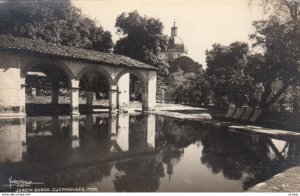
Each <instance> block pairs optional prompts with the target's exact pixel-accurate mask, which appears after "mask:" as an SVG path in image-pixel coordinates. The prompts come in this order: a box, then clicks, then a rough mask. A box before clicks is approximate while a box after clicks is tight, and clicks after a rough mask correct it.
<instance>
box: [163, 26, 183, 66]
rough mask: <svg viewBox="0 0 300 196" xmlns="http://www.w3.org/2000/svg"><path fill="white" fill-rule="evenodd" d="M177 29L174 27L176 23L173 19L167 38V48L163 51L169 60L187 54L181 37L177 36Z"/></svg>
mask: <svg viewBox="0 0 300 196" xmlns="http://www.w3.org/2000/svg"><path fill="white" fill-rule="evenodd" d="M177 29H178V28H177V27H176V23H175V21H174V25H173V27H172V28H171V36H170V38H169V40H168V46H167V50H166V51H165V54H166V56H167V57H168V60H169V61H174V60H175V59H177V58H178V57H181V56H184V55H186V54H187V50H185V47H184V43H183V41H182V39H181V38H180V37H178V36H177Z"/></svg>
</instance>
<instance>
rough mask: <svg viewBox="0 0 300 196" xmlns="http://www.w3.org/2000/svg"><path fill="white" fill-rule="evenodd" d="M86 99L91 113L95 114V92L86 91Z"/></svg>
mask: <svg viewBox="0 0 300 196" xmlns="http://www.w3.org/2000/svg"><path fill="white" fill-rule="evenodd" d="M85 97H86V105H87V106H88V110H89V112H93V99H94V92H93V91H85Z"/></svg>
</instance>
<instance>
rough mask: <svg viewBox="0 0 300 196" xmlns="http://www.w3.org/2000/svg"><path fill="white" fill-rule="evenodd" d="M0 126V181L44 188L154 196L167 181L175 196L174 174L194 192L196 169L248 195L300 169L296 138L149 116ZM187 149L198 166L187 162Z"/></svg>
mask: <svg viewBox="0 0 300 196" xmlns="http://www.w3.org/2000/svg"><path fill="white" fill-rule="evenodd" d="M0 124H1V126H0V132H1V135H0V149H1V151H0V173H1V176H0V182H1V183H2V182H5V181H6V180H7V178H8V177H9V176H15V177H16V178H17V177H22V176H27V177H28V178H29V179H31V180H35V181H42V182H45V183H46V184H47V186H49V187H55V186H81V187H82V186H87V185H90V184H95V183H96V182H97V184H100V185H99V186H101V183H102V181H105V180H107V179H111V182H112V183H113V185H114V189H113V190H115V191H158V190H160V189H161V187H166V186H167V185H168V186H169V184H172V183H174V186H173V188H170V189H168V190H169V191H172V190H177V191H178V190H180V188H184V187H185V186H186V184H185V181H184V180H182V179H180V178H181V177H179V178H178V175H177V176H176V172H177V173H180V172H181V173H182V172H183V173H184V172H185V171H187V170H189V171H190V170H193V169H194V173H195V175H193V178H191V179H193V180H192V183H194V184H195V186H194V187H196V189H195V190H198V189H197V188H198V187H201V186H200V184H199V183H201V182H203V176H202V175H201V174H202V173H203V171H201V172H200V173H199V171H197V170H199V164H200V165H201V166H204V167H201V168H206V169H207V170H209V171H210V172H209V175H210V176H204V177H205V178H211V179H213V176H215V175H219V174H221V175H222V176H223V181H218V182H216V183H220V182H222V183H223V184H224V187H226V183H229V182H227V180H234V181H238V182H241V184H242V189H244V190H246V189H248V188H249V187H251V186H252V185H254V184H255V183H258V182H260V181H262V180H264V179H267V178H269V177H271V176H272V175H275V174H277V173H279V172H281V171H283V170H284V169H287V168H289V167H291V166H293V165H298V164H299V163H300V161H299V160H300V142H299V141H297V140H289V141H285V140H279V139H273V138H267V137H262V136H257V135H251V134H241V133H237V132H229V131H226V130H222V129H216V128H213V127H210V126H204V125H199V124H198V123H195V122H187V121H180V120H175V119H171V118H165V117H159V116H154V115H149V114H145V115H129V114H127V113H121V114H111V115H109V114H97V115H82V116H77V117H76V116H75V117H74V116H73V117H69V116H49V117H29V118H27V119H13V120H8V119H3V120H1V121H0ZM191 148H192V149H193V150H194V151H193V154H192V156H193V157H196V159H197V161H196V162H189V158H191V157H186V154H188V153H190V152H191V150H190V149H191ZM189 156H190V155H189ZM124 160H125V161H124ZM184 160H185V161H184ZM186 160H188V161H186ZM12 163H15V164H12ZM82 165H83V166H82ZM74 168H76V169H74ZM74 171H76V172H75V173H74ZM206 173H207V172H206ZM165 178H166V180H165V181H164V180H163V179H165ZM173 178H175V179H174V180H173ZM176 182H177V183H178V182H180V183H179V184H176ZM166 183H169V184H166ZM162 185H164V186H162ZM228 186H231V184H230V183H229V184H228ZM171 187H172V186H171ZM216 187H218V186H216V185H215V184H214V185H212V187H211V188H212V190H211V191H214V190H216V189H214V188H216ZM101 188H102V189H100V190H105V187H101ZM0 190H1V189H0ZM230 190H233V191H234V190H235V189H230ZM198 191H201V190H198Z"/></svg>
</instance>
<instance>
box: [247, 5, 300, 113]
mask: <svg viewBox="0 0 300 196" xmlns="http://www.w3.org/2000/svg"><path fill="white" fill-rule="evenodd" d="M262 3H263V5H264V6H265V7H266V8H268V9H266V10H267V12H268V16H269V17H268V19H267V20H261V21H255V22H254V23H253V25H254V27H255V30H256V31H255V33H254V34H252V35H251V36H250V38H251V39H252V41H253V46H255V47H259V48H260V49H263V51H264V52H263V54H262V55H254V56H252V58H251V59H250V61H249V62H252V67H250V72H249V73H251V74H252V75H253V77H254V78H255V80H256V82H261V83H262V85H263V87H264V92H263V94H262V97H261V107H262V108H269V107H270V106H271V105H272V104H273V103H274V102H275V101H276V100H277V99H278V98H279V97H280V96H281V95H282V94H283V93H284V92H285V91H286V90H287V89H288V88H289V87H290V86H291V85H293V84H295V83H296V82H297V81H299V78H300V2H299V1H298V0H272V1H271V0H262ZM277 80H280V81H281V82H282V83H283V85H282V87H281V88H280V89H278V90H277V92H276V93H274V91H273V90H272V84H273V83H274V82H275V81H277Z"/></svg>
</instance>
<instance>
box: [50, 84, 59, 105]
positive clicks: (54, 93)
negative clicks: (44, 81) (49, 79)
mask: <svg viewBox="0 0 300 196" xmlns="http://www.w3.org/2000/svg"><path fill="white" fill-rule="evenodd" d="M51 98H52V104H59V87H58V85H55V84H54V85H52V92H51Z"/></svg>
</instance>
